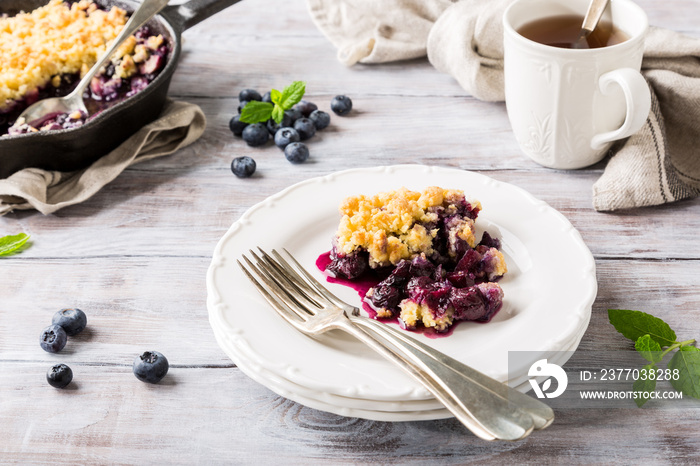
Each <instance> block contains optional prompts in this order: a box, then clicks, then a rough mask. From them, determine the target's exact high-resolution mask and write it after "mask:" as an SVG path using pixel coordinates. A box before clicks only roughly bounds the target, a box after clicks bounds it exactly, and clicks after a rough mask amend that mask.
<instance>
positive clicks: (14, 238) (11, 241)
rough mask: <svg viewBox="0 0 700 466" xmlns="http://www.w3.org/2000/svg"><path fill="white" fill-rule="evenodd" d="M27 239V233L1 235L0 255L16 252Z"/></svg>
mask: <svg viewBox="0 0 700 466" xmlns="http://www.w3.org/2000/svg"><path fill="white" fill-rule="evenodd" d="M28 239H29V235H28V234H26V233H19V234H17V235H8V236H3V237H2V238H0V256H9V255H10V254H12V253H14V252H16V251H17V250H19V248H21V247H22V246H24V244H25V243H26V242H27V240H28Z"/></svg>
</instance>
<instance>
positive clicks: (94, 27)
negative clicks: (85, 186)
mask: <svg viewBox="0 0 700 466" xmlns="http://www.w3.org/2000/svg"><path fill="white" fill-rule="evenodd" d="M128 19H129V18H128V14H127V12H126V11H125V10H123V9H121V8H118V7H115V6H113V7H111V9H109V10H106V9H104V8H102V7H101V6H99V5H98V4H97V3H95V2H93V1H90V0H80V1H62V0H51V1H50V2H49V3H48V4H47V5H45V6H43V7H40V8H37V9H36V10H34V11H32V12H30V13H20V14H18V15H16V16H12V17H9V16H6V15H3V16H0V135H8V134H9V135H14V134H22V133H29V132H36V131H40V130H55V129H70V128H75V127H78V126H82V125H83V124H84V123H85V121H86V120H87V119H88V118H90V117H92V116H94V115H95V114H97V113H99V112H101V111H103V110H105V109H107V108H109V107H111V106H113V105H114V104H116V103H117V102H119V101H121V100H123V99H126V98H128V97H131V96H132V95H134V94H136V93H137V92H139V91H141V90H142V89H144V88H145V87H146V86H147V85H148V84H149V83H150V82H151V81H153V80H154V79H155V77H156V76H158V74H159V73H160V71H161V70H162V69H163V67H164V65H165V62H166V60H167V57H168V54H169V53H170V50H171V47H170V45H169V43H168V42H167V41H166V40H164V38H163V36H162V35H160V34H154V33H152V32H151V31H150V29H149V28H148V26H143V27H142V28H140V29H139V30H138V31H137V32H136V33H135V34H134V35H132V36H131V37H129V38H128V39H127V40H126V41H124V43H123V44H122V45H121V46H120V47H119V48H118V49H117V52H116V53H115V54H114V55H113V56H112V59H111V62H110V63H109V64H108V65H107V66H106V67H105V68H104V70H103V71H102V72H101V73H100V74H99V75H97V76H96V77H95V78H94V79H93V80H92V82H91V84H90V86H89V87H88V89H87V90H86V92H85V95H84V99H85V105H86V107H87V109H88V113H89V115H86V114H84V113H81V112H73V113H70V114H58V115H51V116H49V117H47V118H44V119H42V120H40V121H35V122H21V121H16V120H17V118H18V116H19V115H20V114H21V113H22V111H23V110H24V109H25V108H27V107H28V106H30V105H31V104H33V103H34V102H36V101H38V100H40V99H44V98H47V97H59V96H64V95H67V94H69V93H70V92H71V91H72V90H73V89H74V88H75V86H76V85H77V84H78V82H79V81H80V78H81V77H82V76H84V75H85V74H86V73H87V72H88V71H89V69H90V67H91V66H92V65H93V64H94V63H95V62H96V61H97V59H98V58H99V57H100V56H101V55H102V54H103V53H104V52H105V50H106V49H107V47H108V45H109V43H110V42H111V41H112V40H114V39H115V38H116V37H117V35H118V34H119V32H120V31H121V30H122V28H123V27H124V25H125V24H126V22H127V21H128Z"/></svg>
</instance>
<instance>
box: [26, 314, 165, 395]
mask: <svg viewBox="0 0 700 466" xmlns="http://www.w3.org/2000/svg"><path fill="white" fill-rule="evenodd" d="M86 326H87V316H86V315H85V313H84V312H83V311H81V310H80V309H77V308H75V309H73V308H70V309H61V310H60V311H58V312H56V314H54V316H53V318H52V319H51V325H49V326H48V327H46V328H45V329H44V330H43V331H42V332H41V336H40V337H39V344H40V345H41V347H42V349H44V351H48V352H49V353H58V352H59V351H61V350H62V349H63V348H64V347H65V346H66V343H67V342H68V337H69V336H71V337H72V336H75V335H77V334H79V333H80V332H82V331H83V330H84V329H85V327H86ZM168 368H169V364H168V360H167V359H166V358H165V356H163V355H162V354H161V353H159V352H157V351H146V352H145V353H143V354H141V355H140V356H137V357H136V359H135V360H134V366H133V371H134V375H135V376H136V378H137V379H139V380H141V381H142V382H148V383H158V382H160V380H161V379H162V378H163V377H165V374H167V373H168ZM46 380H47V381H48V382H49V385H51V386H52V387H56V388H65V387H66V386H68V384H69V383H71V381H72V380H73V371H72V370H71V368H70V367H68V366H67V365H66V364H55V365H53V366H52V367H51V368H50V369H49V371H48V372H47V373H46Z"/></svg>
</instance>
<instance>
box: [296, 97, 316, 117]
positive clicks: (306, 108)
mask: <svg viewBox="0 0 700 466" xmlns="http://www.w3.org/2000/svg"><path fill="white" fill-rule="evenodd" d="M293 108H296V109H297V110H299V111H300V112H301V114H302V115H304V116H305V117H307V118H308V117H309V115H311V112H313V111H314V110H317V109H318V105H316V104H315V103H313V102H309V101H308V100H300V101H299V103H298V104H296V105H295V106H294V107H293Z"/></svg>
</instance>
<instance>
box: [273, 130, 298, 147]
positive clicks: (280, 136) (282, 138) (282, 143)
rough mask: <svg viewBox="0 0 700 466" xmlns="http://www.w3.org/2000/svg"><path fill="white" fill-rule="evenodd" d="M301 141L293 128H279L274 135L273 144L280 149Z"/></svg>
mask: <svg viewBox="0 0 700 466" xmlns="http://www.w3.org/2000/svg"><path fill="white" fill-rule="evenodd" d="M299 141H301V137H300V136H299V132H298V131H297V130H295V129H294V128H280V129H279V131H277V132H276V133H275V144H276V145H277V147H279V148H280V149H283V150H284V148H285V147H287V146H288V145H289V144H291V143H293V142H299Z"/></svg>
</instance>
